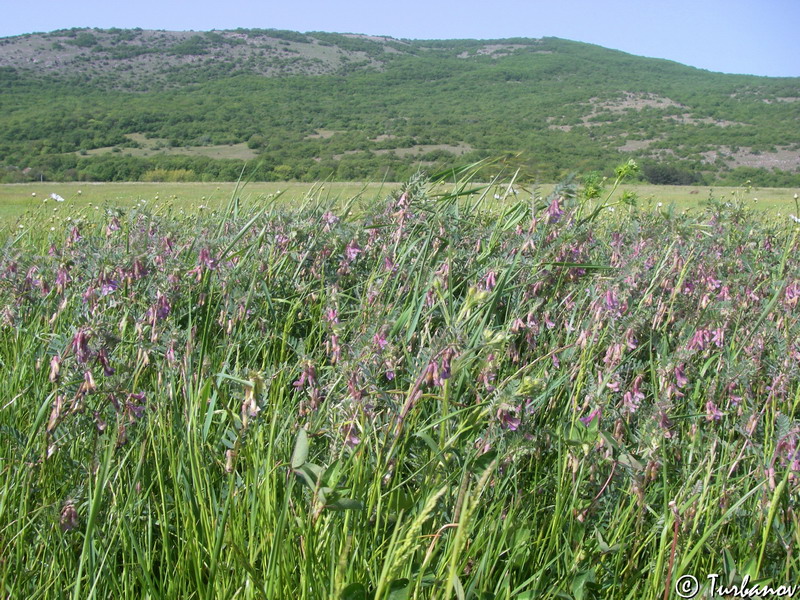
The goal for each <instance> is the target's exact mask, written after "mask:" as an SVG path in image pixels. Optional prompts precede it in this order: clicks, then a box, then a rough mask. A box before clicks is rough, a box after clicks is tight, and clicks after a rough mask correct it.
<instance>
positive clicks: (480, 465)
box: [469, 450, 497, 475]
mask: <svg viewBox="0 0 800 600" xmlns="http://www.w3.org/2000/svg"><path fill="white" fill-rule="evenodd" d="M496 458H497V450H489V452H484V453H483V454H481V455H480V456H479V457H478V458H476V459H475V460H474V461H472V464H471V465H470V467H469V470H470V472H471V473H472V474H473V475H483V472H484V471H486V469H488V468H489V465H491V464H492V462H493V461H494V460H495V459H496Z"/></svg>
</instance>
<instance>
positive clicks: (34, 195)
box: [31, 192, 797, 198]
mask: <svg viewBox="0 0 800 600" xmlns="http://www.w3.org/2000/svg"><path fill="white" fill-rule="evenodd" d="M31 196H33V197H34V198H36V192H33V193H32V194H31ZM796 197H797V194H795V198H796Z"/></svg>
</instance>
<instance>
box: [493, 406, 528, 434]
mask: <svg viewBox="0 0 800 600" xmlns="http://www.w3.org/2000/svg"><path fill="white" fill-rule="evenodd" d="M519 411H520V407H519V406H511V405H509V404H501V405H500V407H499V408H498V409H497V419H498V420H499V421H500V426H501V427H504V428H505V429H508V430H510V431H516V430H517V429H518V428H519V426H520V423H521V422H522V421H521V419H520V418H519V416H518V414H519Z"/></svg>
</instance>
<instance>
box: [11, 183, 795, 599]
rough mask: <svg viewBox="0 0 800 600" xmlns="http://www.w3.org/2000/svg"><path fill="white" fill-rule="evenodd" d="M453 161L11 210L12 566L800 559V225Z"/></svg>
mask: <svg viewBox="0 0 800 600" xmlns="http://www.w3.org/2000/svg"><path fill="white" fill-rule="evenodd" d="M625 174H626V172H625V169H621V170H620V171H619V173H618V175H619V178H620V180H621V179H622V178H624V176H625ZM450 176H455V177H457V178H460V179H458V180H457V183H456V184H454V185H453V187H452V191H449V192H446V193H438V194H434V193H433V191H432V190H433V189H436V190H441V187H440V186H433V184H434V183H436V182H435V181H431V180H429V179H426V178H423V177H417V178H414V179H412V180H411V181H409V182H408V183H407V184H405V185H404V186H403V187H402V188H401V189H399V190H397V192H396V193H393V194H392V195H391V196H389V197H388V198H387V199H386V201H385V202H384V203H380V204H378V205H374V206H368V207H362V208H360V209H359V210H358V211H356V210H355V209H354V208H353V206H352V204H349V203H346V202H345V203H332V202H328V201H326V200H322V199H320V198H319V197H315V196H309V197H308V198H306V200H305V201H304V202H303V203H302V205H301V206H297V207H294V208H289V207H287V206H286V205H284V204H281V203H280V202H277V201H274V202H260V203H257V204H253V205H247V206H245V205H242V204H241V203H240V202H239V201H238V195H237V194H234V197H232V199H231V202H230V203H229V205H228V207H227V209H226V210H224V211H222V212H220V213H219V214H217V213H213V214H207V215H195V216H185V215H180V214H175V213H173V212H172V211H171V210H170V209H169V206H168V205H160V206H157V207H148V206H139V207H137V208H134V209H127V210H124V211H123V210H120V209H114V208H112V207H110V206H109V207H107V209H106V211H105V213H104V215H103V217H102V218H101V219H99V220H98V219H97V218H94V217H89V216H88V215H87V214H86V213H85V212H81V211H75V212H72V213H69V212H68V211H67V210H66V209H65V211H64V214H62V218H63V217H64V216H65V215H67V214H68V215H69V220H60V221H59V222H54V221H52V219H51V220H50V221H48V219H47V218H46V217H41V218H39V217H31V218H29V219H28V220H25V221H22V222H21V223H20V226H21V227H20V228H18V229H16V230H15V233H14V234H12V235H10V236H9V237H8V239H7V241H6V243H5V245H4V247H3V254H2V258H1V262H0V303H1V304H2V309H1V310H2V314H0V322H1V323H2V329H0V364H2V372H3V373H4V376H3V377H2V379H1V380H0V398H2V403H0V581H1V582H2V583H1V584H2V590H3V594H4V595H5V596H6V597H9V598H31V599H34V598H69V597H71V598H75V599H77V598H95V597H96V598H110V597H113V598H141V597H146V598H154V599H155V598H202V599H211V598H270V599H272V598H303V599H312V598H343V599H347V600H355V599H359V600H360V599H366V598H375V599H380V600H384V599H393V600H396V599H400V598H414V599H422V598H437V599H445V598H459V599H461V598H476V599H478V598H480V599H484V598H487V599H488V598H574V599H576V600H582V599H586V598H594V597H597V598H662V597H674V592H673V591H672V589H671V587H672V585H673V584H674V582H675V581H677V580H678V579H679V578H680V577H681V576H682V575H685V574H694V575H696V576H697V577H698V579H700V580H701V582H702V581H704V580H705V576H706V575H707V574H710V573H719V574H720V581H721V582H725V583H733V582H737V581H741V578H742V577H743V576H744V575H750V576H751V579H752V580H753V581H756V580H759V581H762V582H770V583H773V584H775V585H779V584H781V583H792V582H793V579H796V578H797V575H798V573H800V558H798V552H797V544H798V542H800V533H798V532H800V527H799V526H798V525H800V524H798V515H797V512H796V511H797V509H796V505H797V502H798V491H799V490H800V480H798V471H800V455H799V454H798V447H797V442H798V434H799V432H800V427H798V420H797V418H798V414H797V411H798V403H799V402H800V384H798V370H799V369H800V341H799V340H800V326H798V317H799V316H800V307H798V302H799V301H800V261H799V260H798V256H799V255H798V250H799V249H800V248H799V244H798V234H797V230H796V229H794V230H792V229H791V227H790V225H791V223H789V224H783V223H778V222H775V221H769V220H766V219H763V218H760V217H759V216H758V215H756V214H753V213H750V212H747V211H743V210H741V209H740V208H736V209H734V208H732V207H729V206H725V204H724V203H717V204H714V205H712V206H710V207H709V210H708V211H707V212H706V213H704V214H703V215H702V216H698V217H695V216H687V215H676V214H672V213H670V212H669V211H667V210H664V211H658V212H652V211H651V212H641V211H637V210H636V209H634V208H628V207H625V206H623V205H620V206H618V207H617V210H616V212H615V213H614V215H613V217H614V218H613V219H612V218H606V215H609V214H610V213H609V212H608V211H607V210H606V205H607V202H604V201H603V200H602V199H600V198H598V199H595V200H592V204H591V205H590V204H589V203H588V202H586V201H584V199H583V197H582V196H581V194H580V193H579V191H578V190H577V189H575V188H574V186H572V185H569V184H565V185H562V186H557V188H556V189H555V190H554V192H553V193H552V194H551V195H549V196H548V197H547V198H541V197H540V196H538V194H537V193H536V192H535V191H534V192H533V193H532V194H530V195H525V197H524V198H523V197H522V195H517V196H512V195H509V196H508V198H507V199H505V201H504V202H502V203H501V204H500V205H499V206H498V204H497V203H495V202H490V201H489V200H490V199H488V198H487V196H486V194H487V193H488V190H489V189H490V188H489V187H488V186H486V187H484V186H474V185H472V184H471V183H470V181H471V179H470V178H471V176H472V173H471V172H470V171H469V170H465V171H464V172H452V173H450ZM492 189H494V188H492ZM509 189H511V186H509ZM67 204H68V203H67ZM65 206H66V205H65ZM51 228H52V229H51Z"/></svg>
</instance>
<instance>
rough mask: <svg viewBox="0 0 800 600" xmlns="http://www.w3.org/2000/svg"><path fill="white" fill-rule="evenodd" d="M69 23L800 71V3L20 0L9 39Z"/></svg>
mask: <svg viewBox="0 0 800 600" xmlns="http://www.w3.org/2000/svg"><path fill="white" fill-rule="evenodd" d="M12 1H13V0H12ZM69 27H103V28H107V27H121V28H127V27H141V28H143V29H167V30H195V31H206V30H210V29H235V28H237V27H253V28H276V29H291V30H294V31H334V32H341V33H366V34H372V35H390V36H392V37H396V38H414V39H447V38H480V39H487V38H505V37H542V36H556V37H561V38H566V39H571V40H576V41H581V42H589V43H593V44H599V45H601V46H605V47H607V48H614V49H617V50H623V51H625V52H630V53H632V54H638V55H642V56H651V57H656V58H667V59H670V60H675V61H678V62H681V63H684V64H687V65H691V66H694V67H699V68H702V69H708V70H711V71H721V72H724V73H749V74H754V75H769V76H792V77H796V76H800V58H798V57H800V0H651V1H650V2H633V1H631V0H626V1H622V0H594V1H593V0H529V1H527V2H525V1H518V2H513V1H511V0H477V1H476V0H459V1H455V0H425V1H422V0H390V1H388V2H380V1H377V2H376V1H366V0H339V1H337V0H282V1H274V0H261V1H256V0H192V1H183V0H182V1H174V2H173V1H170V0H159V1H156V0H130V1H127V2H117V1H115V0H82V1H79V0H27V1H24V2H21V1H19V0H18V1H17V2H15V3H14V6H13V7H11V6H8V7H7V8H6V10H4V11H3V18H2V20H1V21H0V37H5V36H11V35H18V34H22V33H31V32H34V31H51V30H53V29H61V28H69Z"/></svg>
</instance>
